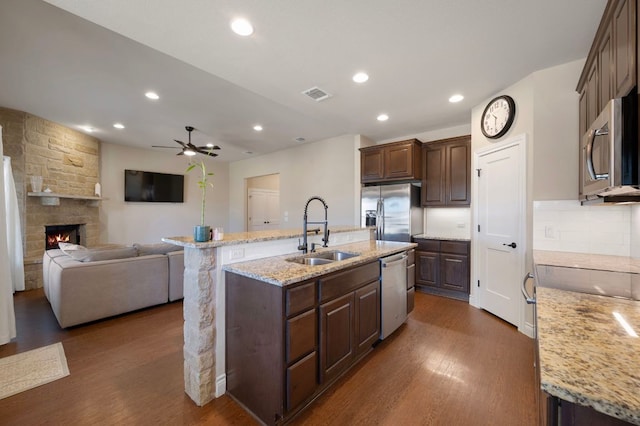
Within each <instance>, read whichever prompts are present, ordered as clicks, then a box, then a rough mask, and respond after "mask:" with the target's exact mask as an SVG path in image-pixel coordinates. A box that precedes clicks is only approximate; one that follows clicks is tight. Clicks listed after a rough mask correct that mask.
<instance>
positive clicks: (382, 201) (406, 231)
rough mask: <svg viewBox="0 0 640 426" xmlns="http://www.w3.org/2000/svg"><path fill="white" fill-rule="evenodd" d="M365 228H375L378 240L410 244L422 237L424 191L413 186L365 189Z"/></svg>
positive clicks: (363, 195) (363, 210)
mask: <svg viewBox="0 0 640 426" xmlns="http://www.w3.org/2000/svg"><path fill="white" fill-rule="evenodd" d="M360 215H361V224H362V226H375V227H376V239H378V240H385V241H405V242H410V241H411V236H412V235H416V234H422V221H423V215H422V207H421V206H420V187H418V186H415V185H412V184H410V183H402V184H394V185H379V186H363V187H362V196H361V204H360Z"/></svg>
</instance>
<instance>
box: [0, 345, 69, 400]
mask: <svg viewBox="0 0 640 426" xmlns="http://www.w3.org/2000/svg"><path fill="white" fill-rule="evenodd" d="M68 375H69V367H68V366H67V358H66V357H65V355H64V348H63V347H62V343H60V342H58V343H55V344H53V345H49V346H43V347H41V348H38V349H33V350H31V351H27V352H23V353H19V354H16V355H11V356H8V357H6V358H0V399H2V398H6V397H8V396H11V395H15V394H17V393H20V392H23V391H26V390H28V389H33V388H35V387H37V386H40V385H44V384H46V383H50V382H53V381H54V380H58V379H60V378H62V377H65V376H68Z"/></svg>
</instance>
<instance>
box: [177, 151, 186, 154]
mask: <svg viewBox="0 0 640 426" xmlns="http://www.w3.org/2000/svg"><path fill="white" fill-rule="evenodd" d="M176 155H184V151H180V152H179V153H177V154H176Z"/></svg>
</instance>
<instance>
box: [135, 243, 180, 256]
mask: <svg viewBox="0 0 640 426" xmlns="http://www.w3.org/2000/svg"><path fill="white" fill-rule="evenodd" d="M133 246H134V247H135V248H136V250H138V256H146V255H148V254H167V253H169V252H172V251H180V250H184V247H180V246H176V245H174V244H169V243H157V244H138V243H135V244H134V245H133Z"/></svg>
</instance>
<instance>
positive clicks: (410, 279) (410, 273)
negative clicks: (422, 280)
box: [407, 264, 416, 290]
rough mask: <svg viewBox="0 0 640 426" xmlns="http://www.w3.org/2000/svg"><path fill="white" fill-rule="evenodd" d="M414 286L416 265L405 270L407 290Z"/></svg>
mask: <svg viewBox="0 0 640 426" xmlns="http://www.w3.org/2000/svg"><path fill="white" fill-rule="evenodd" d="M415 285H416V265H415V264H412V265H411V266H409V267H408V268H407V290H409V289H410V288H412V287H413V286H415Z"/></svg>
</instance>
